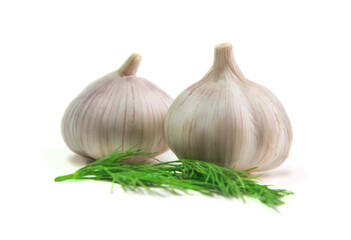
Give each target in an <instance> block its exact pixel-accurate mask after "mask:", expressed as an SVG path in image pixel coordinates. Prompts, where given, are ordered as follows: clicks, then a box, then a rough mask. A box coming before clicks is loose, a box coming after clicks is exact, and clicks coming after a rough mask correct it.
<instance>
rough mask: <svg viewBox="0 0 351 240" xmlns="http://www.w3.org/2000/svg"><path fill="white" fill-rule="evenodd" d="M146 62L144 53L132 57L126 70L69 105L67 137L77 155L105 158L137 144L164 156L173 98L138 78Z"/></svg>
mask: <svg viewBox="0 0 351 240" xmlns="http://www.w3.org/2000/svg"><path fill="white" fill-rule="evenodd" d="M140 61H141V57H140V56H139V55H138V54H132V55H131V56H130V57H129V58H128V59H127V61H126V62H125V63H124V64H123V66H122V67H121V68H120V69H118V70H117V71H114V72H111V73H110V74H107V75H106V76H104V77H102V78H100V79H98V80H96V81H95V82H93V83H91V84H90V85H89V86H87V87H86V88H85V89H84V90H83V91H82V92H81V93H80V94H79V95H78V97H76V98H75V99H74V100H73V101H72V102H71V104H70V105H69V106H68V108H67V110H66V112H65V113H64V116H63V119H62V135H63V139H64V141H65V143H66V144H67V146H68V147H69V148H70V149H71V150H72V151H73V152H75V153H77V154H79V155H81V156H84V157H89V158H92V159H99V158H102V157H105V156H107V155H109V154H110V153H112V152H113V151H115V150H116V149H117V148H119V147H120V149H121V150H127V149H129V148H131V147H133V146H135V147H136V148H138V149H141V150H143V151H144V152H152V153H158V154H160V153H162V152H164V151H166V150H167V149H168V146H167V144H166V141H165V138H164V121H165V117H166V113H167V110H168V108H169V106H170V104H171V102H172V99H171V97H169V96H168V95H167V94H166V93H165V92H164V91H162V90H161V89H160V88H158V87H157V86H156V85H154V84H153V83H151V82H150V81H148V80H146V79H144V78H140V77H136V76H135V73H136V71H137V69H138V67H139V64H140ZM146 159H147V158H146V157H145V158H143V157H138V158H134V159H130V160H129V161H128V162H129V163H134V162H142V161H143V160H146Z"/></svg>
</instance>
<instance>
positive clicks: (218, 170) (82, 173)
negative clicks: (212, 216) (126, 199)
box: [55, 148, 293, 209]
mask: <svg viewBox="0 0 351 240" xmlns="http://www.w3.org/2000/svg"><path fill="white" fill-rule="evenodd" d="M135 156H147V157H149V158H153V154H152V153H145V152H142V151H141V150H136V149H134V148H132V149H129V150H126V151H119V149H118V150H116V151H115V152H113V153H111V154H110V155H108V156H106V157H104V158H101V159H99V160H97V161H94V162H92V163H90V164H88V165H87V166H85V167H83V168H81V169H79V170H77V171H76V172H75V173H73V174H69V175H65V176H60V177H57V178H55V181H56V182H60V181H65V180H79V179H93V180H100V181H108V182H112V183H118V184H120V185H121V187H122V188H123V189H124V190H125V191H128V190H129V191H134V192H143V190H146V191H147V192H149V193H151V194H157V192H155V191H153V189H154V188H161V189H163V190H165V191H167V192H170V193H172V194H180V192H183V193H190V192H189V191H196V192H199V193H202V194H204V195H208V196H214V195H219V196H223V197H227V198H240V199H242V200H244V197H245V196H246V197H251V198H256V199H258V200H260V201H261V202H262V203H264V204H265V205H267V206H269V207H271V208H274V209H276V207H277V206H279V205H282V204H284V202H283V201H282V198H283V197H284V196H287V195H290V194H293V193H292V192H290V191H287V190H284V189H272V188H270V187H269V186H268V185H261V184H259V183H258V182H257V179H256V178H255V177H252V176H250V174H249V173H248V172H249V171H250V170H252V169H249V170H246V171H237V170H234V169H228V168H224V167H220V166H217V165H215V164H213V163H208V162H203V161H198V160H189V159H180V160H176V161H172V162H159V163H156V164H153V165H151V164H147V163H137V164H134V165H130V164H127V163H125V160H128V159H130V158H132V157H135Z"/></svg>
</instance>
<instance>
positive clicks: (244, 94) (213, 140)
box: [165, 43, 292, 171]
mask: <svg viewBox="0 0 351 240" xmlns="http://www.w3.org/2000/svg"><path fill="white" fill-rule="evenodd" d="M165 137H166V141H167V143H168V145H169V147H170V148H171V150H172V151H173V152H174V153H175V154H176V155H177V157H178V158H180V159H196V160H202V161H207V162H212V163H215V164H218V165H221V166H224V167H227V168H235V169H237V170H247V169H250V168H256V169H254V171H266V170H270V169H273V168H275V167H278V166H279V165H280V164H281V163H283V162H284V160H285V159H286V158H287V157H288V154H289V150H290V147H291V143H292V128H291V124H290V121H289V118H288V116H287V114H286V112H285V110H284V108H283V106H282V104H281V103H280V102H279V100H278V99H277V98H276V97H275V96H274V95H273V93H271V92H270V91H269V90H267V89H266V88H264V87H263V86H261V85H258V84H256V83H254V82H251V81H249V80H248V79H246V78H245V77H244V75H243V74H242V72H241V71H240V69H239V67H238V65H237V64H236V62H235V60H234V57H233V53H232V46H231V44H228V43H224V44H220V45H217V46H216V47H215V57H214V64H213V66H212V68H211V69H210V70H209V72H208V73H207V74H206V75H205V76H204V77H203V78H202V79H201V80H200V81H198V82H197V83H195V84H194V85H192V86H190V87H189V88H187V89H186V90H185V91H183V92H182V93H181V94H180V95H179V96H178V97H177V98H176V99H175V100H174V102H173V103H172V105H171V107H170V109H169V110H168V113H167V117H166V121H165Z"/></svg>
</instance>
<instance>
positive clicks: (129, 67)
mask: <svg viewBox="0 0 351 240" xmlns="http://www.w3.org/2000/svg"><path fill="white" fill-rule="evenodd" d="M140 62H141V56H140V55H139V54H137V53H133V54H132V55H130V57H129V58H128V59H127V60H126V61H125V62H124V63H123V65H122V67H120V69H118V73H119V74H120V75H121V76H130V75H132V76H134V75H135V74H136V72H137V71H138V68H139V65H140Z"/></svg>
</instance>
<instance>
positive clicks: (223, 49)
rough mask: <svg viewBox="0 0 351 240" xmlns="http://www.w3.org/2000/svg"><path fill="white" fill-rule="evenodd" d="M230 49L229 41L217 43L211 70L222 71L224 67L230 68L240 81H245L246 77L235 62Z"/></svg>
mask: <svg viewBox="0 0 351 240" xmlns="http://www.w3.org/2000/svg"><path fill="white" fill-rule="evenodd" d="M232 49H233V47H232V45H231V44H230V43H222V44H218V45H217V46H216V47H215V52H214V61H213V70H214V71H215V72H217V73H222V72H223V70H224V69H225V68H227V69H230V70H231V71H232V72H233V73H234V74H235V75H237V77H238V78H239V79H240V80H241V81H243V82H246V81H247V80H246V78H245V77H244V75H243V74H242V72H241V70H240V68H239V67H238V65H237V64H236V62H235V59H234V55H233V51H232Z"/></svg>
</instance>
